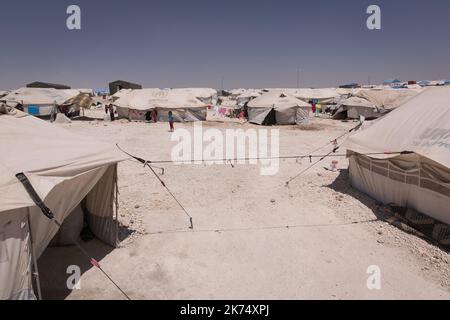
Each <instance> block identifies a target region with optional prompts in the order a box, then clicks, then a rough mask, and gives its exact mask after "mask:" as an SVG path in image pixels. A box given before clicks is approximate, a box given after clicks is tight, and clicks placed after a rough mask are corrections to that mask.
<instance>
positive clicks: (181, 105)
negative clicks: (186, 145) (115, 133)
mask: <svg viewBox="0 0 450 320" xmlns="http://www.w3.org/2000/svg"><path fill="white" fill-rule="evenodd" d="M119 95H120V97H119V98H118V99H117V100H116V101H114V105H115V106H116V107H117V111H118V114H119V117H120V118H126V119H130V120H146V119H147V118H148V116H149V112H151V111H152V110H155V109H156V110H157V112H158V121H168V113H169V111H172V113H173V115H174V118H175V120H176V121H179V122H191V121H204V120H206V114H207V108H208V105H207V104H206V103H204V102H201V101H200V100H198V99H197V98H196V97H195V96H194V95H193V94H192V93H189V92H186V91H183V90H181V89H175V90H171V89H167V90H161V89H138V90H131V91H126V92H122V91H120V93H119Z"/></svg>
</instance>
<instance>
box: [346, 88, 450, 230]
mask: <svg viewBox="0 0 450 320" xmlns="http://www.w3.org/2000/svg"><path fill="white" fill-rule="evenodd" d="M345 147H346V148H347V150H348V156H349V161H350V167H349V170H350V180H351V183H352V185H353V186H354V187H355V188H357V189H359V190H361V191H362V192H365V193H366V194H368V195H370V196H371V197H373V198H375V199H376V200H378V201H380V202H382V203H384V204H395V205H397V206H401V207H405V208H411V209H414V210H416V211H418V212H421V213H424V214H426V215H428V216H430V217H432V218H434V219H436V220H438V221H441V222H444V223H446V224H450V210H449V204H450V156H449V155H450V87H432V88H428V89H426V90H425V91H423V92H422V93H420V94H419V95H417V96H416V97H414V98H413V99H411V100H409V101H407V102H406V103H404V104H403V105H402V106H401V107H399V108H397V109H396V110H394V111H392V112H391V113H389V114H388V115H387V116H386V117H384V118H382V119H379V120H377V121H376V122H374V123H373V124H372V125H371V126H368V127H367V128H366V129H363V130H360V131H358V132H357V133H355V134H354V135H353V136H351V137H349V139H348V140H347V142H346V144H345ZM391 152H406V153H404V154H398V153H395V154H388V153H391ZM374 153H380V154H376V155H375V154H374ZM383 153H386V154H383ZM370 154H371V155H370Z"/></svg>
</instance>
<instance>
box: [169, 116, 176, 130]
mask: <svg viewBox="0 0 450 320" xmlns="http://www.w3.org/2000/svg"><path fill="white" fill-rule="evenodd" d="M174 121H175V119H174V117H173V113H172V111H169V125H170V132H174V131H175V128H174V125H173V123H174Z"/></svg>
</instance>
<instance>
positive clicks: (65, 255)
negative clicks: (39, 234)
mask: <svg viewBox="0 0 450 320" xmlns="http://www.w3.org/2000/svg"><path fill="white" fill-rule="evenodd" d="M134 232H135V231H134V230H131V229H128V228H126V227H123V226H120V227H119V241H120V242H122V241H124V240H125V239H127V238H128V237H129V236H130V235H132V234H133V233H134ZM80 245H81V246H82V248H83V249H84V250H85V251H86V252H87V253H88V254H89V255H90V256H91V257H92V258H94V259H95V260H97V261H98V262H99V263H100V265H101V266H102V267H105V266H103V265H102V259H104V258H105V257H106V256H107V255H108V254H110V253H111V252H112V251H114V250H115V249H116V248H113V247H111V246H109V245H107V244H105V243H104V242H102V241H100V240H98V239H93V240H91V241H88V242H83V241H80ZM69 266H78V267H79V268H80V271H81V275H83V274H84V273H86V272H88V271H89V270H91V269H92V268H94V267H93V266H92V264H91V263H90V259H89V258H88V257H86V256H85V255H84V254H83V253H82V252H81V251H80V249H79V248H77V247H76V246H66V247H48V248H47V249H46V250H45V252H44V253H43V254H42V256H41V257H40V258H39V260H38V267H39V278H40V283H41V291H42V298H43V299H44V300H64V299H66V298H67V297H68V296H69V295H70V293H71V292H72V291H71V290H70V289H69V288H68V287H67V280H68V278H69V277H70V276H71V275H73V273H71V274H68V273H67V268H68V267H69ZM105 269H107V268H105ZM98 272H100V271H99V270H98ZM105 282H108V279H107V278H106V277H105ZM105 285H106V284H105ZM81 288H83V283H81ZM98 290H102V288H101V287H99V288H98Z"/></svg>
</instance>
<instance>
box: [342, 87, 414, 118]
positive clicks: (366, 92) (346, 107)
mask: <svg viewBox="0 0 450 320" xmlns="http://www.w3.org/2000/svg"><path fill="white" fill-rule="evenodd" d="M421 90H422V89H420V90H415V89H414V90H413V89H382V88H374V89H355V90H354V92H353V94H351V95H350V97H348V98H345V99H338V100H337V101H336V103H337V105H338V106H339V107H338V109H337V110H336V112H335V113H334V118H335V119H337V118H343V117H345V118H350V119H359V117H360V116H364V117H365V118H366V119H376V118H380V117H382V116H384V115H386V114H387V113H389V112H391V111H392V110H394V109H395V108H397V107H398V106H400V105H402V104H403V103H405V102H406V101H408V100H409V99H411V98H413V97H414V96H416V95H417V94H419V93H420V92H421Z"/></svg>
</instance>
